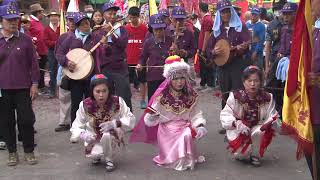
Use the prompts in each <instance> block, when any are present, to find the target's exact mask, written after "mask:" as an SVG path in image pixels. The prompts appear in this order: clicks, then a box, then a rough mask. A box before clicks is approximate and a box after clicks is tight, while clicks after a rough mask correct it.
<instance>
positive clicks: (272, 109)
mask: <svg viewBox="0 0 320 180" xmlns="http://www.w3.org/2000/svg"><path fill="white" fill-rule="evenodd" d="M269 95H270V97H271V99H270V102H269V105H268V108H267V111H266V116H265V118H264V119H265V122H264V123H267V122H269V121H271V120H272V118H273V117H274V116H276V115H277V114H278V112H277V110H276V103H275V100H274V99H273V96H272V94H270V93H269Z"/></svg>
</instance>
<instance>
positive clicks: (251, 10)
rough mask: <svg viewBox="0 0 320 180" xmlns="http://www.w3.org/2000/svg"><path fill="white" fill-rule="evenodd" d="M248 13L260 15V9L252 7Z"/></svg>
mask: <svg viewBox="0 0 320 180" xmlns="http://www.w3.org/2000/svg"><path fill="white" fill-rule="evenodd" d="M250 12H251V14H256V15H259V14H261V9H260V8H259V7H257V6H254V7H252V8H251V9H250Z"/></svg>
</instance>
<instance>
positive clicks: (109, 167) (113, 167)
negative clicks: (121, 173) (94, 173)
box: [106, 161, 116, 172]
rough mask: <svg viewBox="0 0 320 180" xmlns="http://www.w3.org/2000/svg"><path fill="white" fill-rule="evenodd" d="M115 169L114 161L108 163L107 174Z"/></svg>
mask: <svg viewBox="0 0 320 180" xmlns="http://www.w3.org/2000/svg"><path fill="white" fill-rule="evenodd" d="M115 168H116V166H115V165H114V163H113V162H112V161H106V169H107V172H112V171H113V170H114V169H115Z"/></svg>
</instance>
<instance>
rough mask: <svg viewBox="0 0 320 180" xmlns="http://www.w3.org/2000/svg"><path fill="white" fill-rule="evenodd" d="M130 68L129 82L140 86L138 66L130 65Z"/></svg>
mask: <svg viewBox="0 0 320 180" xmlns="http://www.w3.org/2000/svg"><path fill="white" fill-rule="evenodd" d="M128 70H129V82H130V83H133V85H134V87H138V86H139V80H138V76H137V72H136V68H135V67H128Z"/></svg>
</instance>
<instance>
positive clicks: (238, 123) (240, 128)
mask: <svg viewBox="0 0 320 180" xmlns="http://www.w3.org/2000/svg"><path fill="white" fill-rule="evenodd" d="M235 125H236V129H237V130H238V131H240V133H241V134H245V135H247V136H248V135H249V134H250V128H249V127H248V126H246V125H245V124H243V122H242V121H240V120H238V121H236V122H235Z"/></svg>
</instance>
